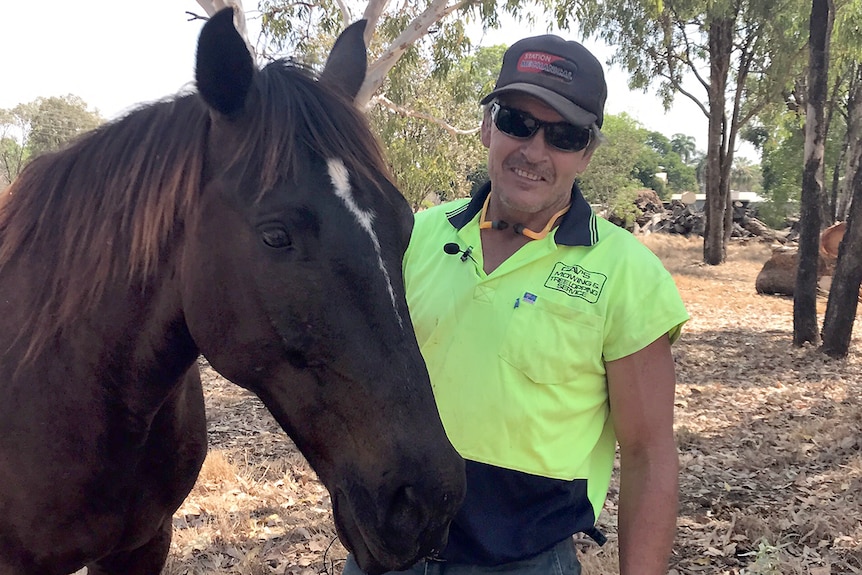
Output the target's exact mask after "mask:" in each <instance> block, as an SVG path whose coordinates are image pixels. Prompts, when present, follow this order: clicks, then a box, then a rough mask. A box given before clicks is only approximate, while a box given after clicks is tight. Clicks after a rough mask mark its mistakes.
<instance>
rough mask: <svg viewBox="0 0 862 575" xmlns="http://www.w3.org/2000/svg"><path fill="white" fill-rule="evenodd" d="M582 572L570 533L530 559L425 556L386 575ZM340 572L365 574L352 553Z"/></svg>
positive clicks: (571, 574)
mask: <svg viewBox="0 0 862 575" xmlns="http://www.w3.org/2000/svg"><path fill="white" fill-rule="evenodd" d="M498 573H500V574H502V573H505V574H506V575H580V573H581V564H580V563H579V562H578V554H577V551H576V550H575V541H574V539H572V538H571V537H568V538H566V539H564V540H562V541H560V542H559V543H557V544H556V545H555V546H554V547H552V548H550V549H548V550H547V551H545V552H544V553H539V554H538V555H534V556H533V557H530V558H528V559H522V560H521V561H515V562H513V563H504V564H503V565H495V566H493V567H483V566H480V565H466V564H463V563H447V562H445V561H433V560H432V561H428V560H422V561H420V562H419V563H417V564H416V565H414V566H413V567H411V568H410V569H407V570H406V571H392V572H391V573H387V574H386V575H398V574H403V575H495V574H498ZM341 575H364V573H363V572H362V570H361V569H360V568H359V565H357V564H356V561H354V559H353V555H350V556H348V557H347V562H346V563H345V564H344V570H343V571H342V572H341Z"/></svg>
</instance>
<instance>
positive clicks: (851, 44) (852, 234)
mask: <svg viewBox="0 0 862 575" xmlns="http://www.w3.org/2000/svg"><path fill="white" fill-rule="evenodd" d="M834 36H835V37H834V40H835V42H834V45H835V47H836V49H837V50H836V52H839V54H840V56H841V60H842V61H843V62H844V63H845V65H849V66H850V69H851V74H850V83H849V87H848V98H847V141H848V147H847V170H846V173H845V179H844V181H845V184H846V186H847V191H848V195H850V197H851V201H850V202H849V203H850V206H849V213H848V219H847V231H846V233H845V235H844V240H843V241H842V243H841V246H840V248H839V251H838V263H837V264H836V267H835V274H834V276H833V279H832V287H831V289H830V290H829V300H828V302H827V304H826V317H825V319H824V322H823V331H822V337H823V345H822V348H821V349H822V350H823V351H824V352H825V353H827V354H829V355H832V356H835V357H845V356H846V355H847V353H848V351H849V348H850V338H851V335H852V331H853V323H854V320H855V318H856V311H857V306H858V299H857V297H858V294H859V286H860V283H862V169H860V165H862V64H860V62H862V1H860V0H849V1H848V2H847V3H846V4H844V5H843V6H842V8H841V9H840V10H838V11H837V12H836V16H835V34H834Z"/></svg>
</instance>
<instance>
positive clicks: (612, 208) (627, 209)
mask: <svg viewBox="0 0 862 575" xmlns="http://www.w3.org/2000/svg"><path fill="white" fill-rule="evenodd" d="M637 197H638V192H637V190H636V189H633V188H625V189H622V190H620V191H619V192H617V194H616V195H615V196H614V198H613V200H612V201H611V203H610V205H609V206H608V212H609V213H611V214H613V215H614V216H615V217H617V218H620V219H621V220H622V221H623V226H622V227H624V228H625V229H627V230H629V231H631V230H632V229H634V225H635V220H637V219H638V218H639V217H641V216H642V215H643V213H642V212H641V211H640V210H639V209H638V207H637V206H636V205H635V200H637Z"/></svg>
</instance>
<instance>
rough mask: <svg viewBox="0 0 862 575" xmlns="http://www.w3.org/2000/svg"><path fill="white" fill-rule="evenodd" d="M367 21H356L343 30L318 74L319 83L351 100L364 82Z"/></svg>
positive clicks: (366, 63) (366, 59) (366, 64)
mask: <svg viewBox="0 0 862 575" xmlns="http://www.w3.org/2000/svg"><path fill="white" fill-rule="evenodd" d="M367 22H368V21H367V20H357V21H356V22H354V23H353V24H351V25H350V26H348V27H347V28H345V29H344V31H343V32H342V33H341V35H340V36H339V37H338V39H337V40H336V41H335V45H334V46H333V47H332V51H331V52H330V53H329V57H328V58H327V59H326V66H325V67H324V68H323V72H322V73H321V74H320V81H321V82H323V83H324V84H326V85H327V86H329V87H331V88H333V89H334V90H338V91H340V92H342V93H343V94H346V95H347V96H348V97H349V98H350V99H351V100H353V99H354V98H355V97H356V94H358V93H359V88H361V87H362V82H364V81H365V71H366V69H367V68H368V56H367V54H366V50H365V38H364V37H363V36H364V35H365V25H366V24H367Z"/></svg>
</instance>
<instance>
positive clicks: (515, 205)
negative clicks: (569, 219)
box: [482, 92, 592, 225]
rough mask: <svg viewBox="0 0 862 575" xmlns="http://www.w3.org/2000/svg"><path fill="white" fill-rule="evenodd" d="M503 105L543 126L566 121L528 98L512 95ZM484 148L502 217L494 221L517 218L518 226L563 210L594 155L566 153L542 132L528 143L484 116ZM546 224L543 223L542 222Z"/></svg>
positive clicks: (526, 96) (492, 187)
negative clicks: (549, 140)
mask: <svg viewBox="0 0 862 575" xmlns="http://www.w3.org/2000/svg"><path fill="white" fill-rule="evenodd" d="M500 102H501V104H503V105H505V106H508V107H509V108H514V109H516V110H520V111H523V112H527V113H529V114H530V115H532V116H533V117H535V118H537V119H538V120H541V121H546V122H563V121H565V120H564V119H563V117H562V116H560V115H559V114H558V113H557V112H556V111H555V110H554V109H553V108H551V107H550V106H548V105H547V104H545V103H544V102H542V101H541V100H538V99H536V98H534V97H532V96H528V95H526V94H519V93H516V92H513V93H511V94H506V95H505V96H504V97H501V99H500ZM482 144H484V146H485V147H486V148H488V174H489V176H490V179H491V189H492V190H493V193H494V196H495V197H496V198H498V199H499V201H500V204H502V205H501V206H500V207H501V208H502V210H503V212H502V213H498V214H495V217H501V216H508V217H513V216H517V217H518V218H519V219H518V220H517V221H522V222H524V223H527V222H528V220H535V221H540V220H541V219H542V218H545V221H547V218H548V217H550V216H551V215H552V214H553V213H555V212H557V211H559V210H560V209H562V208H563V207H565V206H566V205H567V204H568V202H569V199H570V197H571V191H572V184H573V183H574V181H575V178H576V177H577V176H578V174H580V173H581V172H583V171H584V170H585V169H586V168H587V166H588V165H589V163H590V158H591V157H592V152H587V151H585V150H581V151H579V152H564V151H562V150H559V149H557V148H554V147H553V146H550V145H548V144H547V143H546V142H545V130H544V128H543V129H540V130H539V131H538V132H536V134H534V135H533V136H532V137H531V138H529V139H517V138H514V137H512V136H509V135H507V134H505V133H503V132H501V131H500V130H499V129H498V128H497V127H496V126H495V125H494V121H493V120H492V119H491V117H490V114H488V113H486V114H485V118H484V119H483V122H482ZM542 225H544V222H542Z"/></svg>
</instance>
